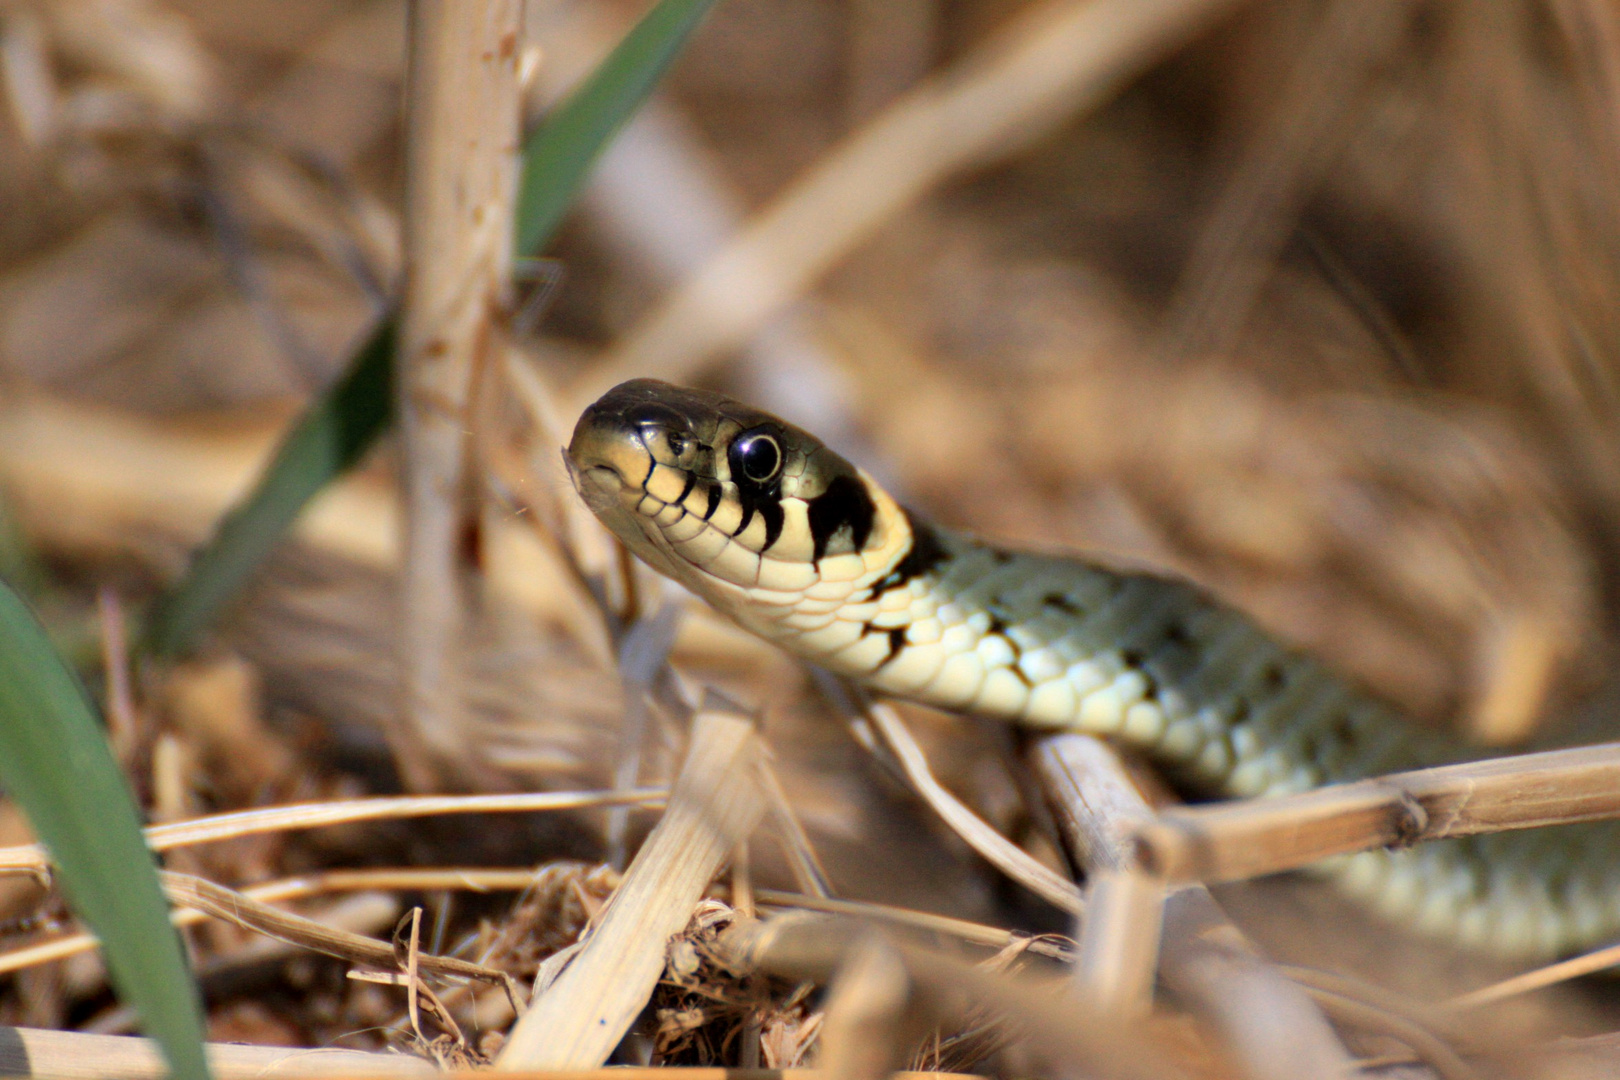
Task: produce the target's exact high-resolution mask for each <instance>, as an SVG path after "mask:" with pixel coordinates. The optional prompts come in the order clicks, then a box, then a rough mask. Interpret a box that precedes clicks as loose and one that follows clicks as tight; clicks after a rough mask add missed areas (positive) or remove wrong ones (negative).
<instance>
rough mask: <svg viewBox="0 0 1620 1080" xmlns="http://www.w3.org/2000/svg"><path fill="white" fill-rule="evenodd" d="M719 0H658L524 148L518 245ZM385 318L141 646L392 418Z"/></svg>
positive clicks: (179, 632)
mask: <svg viewBox="0 0 1620 1080" xmlns="http://www.w3.org/2000/svg"><path fill="white" fill-rule="evenodd" d="M714 4H715V0H661V2H660V3H659V4H657V5H656V6H655V7H654V8H653V9H652V10H651V11H649V12H648V13H647V14H646V15H645V16H643V18H642V20H641V21H640V22H639V23H637V24H636V26H635V28H634V29H632V30H631V31H630V33H628V34H626V35H625V38H624V40H623V41H621V42H620V43H619V44H618V46H617V47H616V48H615V49H614V50H613V52H612V53H610V54H609V55H608V57H607V59H605V60H603V61H602V63H601V64H600V65H599V66H598V67H597V69H596V70H595V71H594V72H592V73H591V75H590V77H589V78H587V79H586V80H585V81H584V83H582V84H581V85H580V87H579V89H578V90H576V91H575V92H574V93H573V94H572V95H571V96H570V97H569V98H568V100H567V101H565V102H563V103H562V104H561V105H559V106H558V107H557V108H556V109H554V110H553V111H552V113H551V115H550V116H549V117H547V119H546V122H545V123H544V124H543V125H541V127H540V128H539V130H537V131H536V132H535V134H534V135H532V136H531V137H530V138H529V140H528V142H527V143H526V144H525V145H524V148H523V178H522V180H521V182H520V184H519V189H518V201H517V207H516V211H517V212H516V219H517V220H516V225H515V232H516V250H517V252H518V253H519V254H530V253H533V252H536V251H538V250H539V249H540V248H541V247H542V246H543V245H544V244H545V243H546V242H547V241H549V240H550V239H551V234H552V233H553V232H555V231H556V228H557V225H558V223H559V222H560V221H561V220H562V215H563V213H564V211H566V210H567V208H568V204H569V203H570V202H572V201H573V198H574V196H575V194H577V193H578V191H579V187H580V184H581V183H583V181H584V179H585V176H586V174H587V173H588V172H589V171H590V167H591V163H592V162H594V161H595V160H596V158H597V157H598V155H600V154H601V152H602V149H603V148H604V147H605V146H606V145H607V142H608V140H609V139H610V138H611V137H612V136H613V133H614V132H615V131H617V130H618V129H619V127H620V126H621V125H622V124H623V123H624V121H625V120H626V119H628V118H629V116H630V114H631V113H633V112H634V111H635V110H636V107H637V106H638V105H640V104H641V103H642V102H643V101H644V100H646V97H647V95H648V94H649V93H650V92H651V91H652V88H653V86H654V85H656V84H657V82H658V79H659V77H660V76H662V75H663V73H664V72H665V71H666V70H667V69H668V67H669V64H670V62H671V61H672V60H674V59H675V56H676V54H678V53H679V52H680V49H681V46H682V45H684V44H685V42H686V39H687V38H688V37H689V36H690V35H691V32H692V30H693V29H694V28H695V27H696V26H697V24H698V22H699V21H700V20H701V19H702V18H703V16H704V15H705V14H707V13H708V10H709V9H710V8H711V7H713V6H714ZM393 362H394V334H393V328H392V324H389V325H387V326H385V327H384V328H383V329H381V330H379V331H378V332H377V334H375V335H374V336H373V337H372V339H371V340H370V342H368V343H367V345H366V346H365V348H364V349H362V350H361V352H360V354H359V355H358V356H357V357H356V358H355V360H354V361H353V363H352V365H351V367H350V370H349V372H348V374H347V375H345V376H344V377H343V379H342V380H341V381H339V382H338V383H337V384H336V385H334V386H333V387H332V388H331V389H330V390H328V391H327V392H326V393H325V395H323V396H322V397H321V398H320V400H318V401H316V402H315V404H313V405H312V406H310V408H309V410H308V411H307V412H305V413H304V415H303V417H302V418H301V419H300V420H299V421H298V423H297V425H296V426H295V427H294V428H293V430H292V433H291V434H290V435H289V436H288V437H287V439H286V440H285V441H284V442H283V443H282V444H281V449H280V450H279V451H277V453H276V455H275V457H274V458H273V459H272V460H271V462H270V464H269V466H268V467H267V468H266V469H265V472H264V474H263V475H262V476H261V477H260V478H259V482H258V484H257V485H256V486H255V487H254V489H253V491H252V493H250V494H249V495H248V496H247V498H246V499H245V500H244V501H243V502H242V503H241V504H240V505H239V506H238V507H237V508H236V509H234V510H232V511H231V512H230V513H229V514H228V515H227V516H226V517H225V519H224V520H223V521H222V522H221V523H220V527H219V529H218V530H217V531H216V532H215V534H214V536H213V538H212V539H211V540H209V542H208V544H207V545H206V546H205V547H204V548H203V550H202V552H201V553H200V554H199V555H198V557H197V559H196V561H195V562H194V563H193V564H192V567H191V569H190V570H189V571H188V572H187V574H186V575H185V577H183V578H182V579H181V580H180V581H178V582H177V583H176V584H175V585H174V587H173V588H172V589H170V590H169V592H168V593H166V594H165V595H164V596H163V597H161V598H160V599H159V601H158V602H157V604H156V605H155V606H154V607H153V609H152V614H151V617H150V618H149V620H148V622H147V635H146V639H145V646H146V647H147V648H148V649H149V650H151V651H152V652H155V653H157V654H159V655H167V656H173V655H178V654H180V653H184V652H186V651H187V650H189V649H190V648H192V647H193V646H194V645H195V644H196V642H197V640H198V638H199V637H200V636H201V635H202V633H203V631H204V630H206V629H207V627H208V626H209V625H210V624H212V622H213V621H214V619H215V618H216V617H217V616H218V615H219V613H220V611H221V610H222V609H223V608H224V607H225V606H226V605H227V604H228V603H229V602H230V601H231V599H232V598H233V597H235V596H236V594H237V593H239V592H240V591H241V589H242V586H243V585H244V584H246V582H247V580H248V578H249V577H250V576H251V575H252V573H253V571H254V570H255V569H257V568H258V566H259V564H260V563H262V562H263V561H264V558H265V556H266V555H268V554H269V552H270V550H271V549H272V548H273V547H275V545H276V543H277V542H278V541H279V540H280V539H281V537H282V536H283V535H284V534H285V533H286V531H287V529H288V527H290V526H291V525H292V523H293V520H294V519H295V518H297V516H298V513H299V511H300V510H302V509H303V507H304V504H305V503H307V502H308V501H309V500H310V499H311V498H313V497H314V495H315V493H316V492H318V491H320V490H321V488H323V487H324V486H325V485H326V484H327V483H328V482H330V481H331V480H332V479H333V478H335V477H336V476H338V475H339V474H340V473H342V472H343V471H344V470H345V469H347V468H348V467H349V466H350V465H352V464H354V462H355V461H357V460H358V459H359V458H360V457H361V456H362V455H363V454H364V453H365V451H366V450H367V449H368V448H369V447H370V446H371V444H372V443H374V442H375V441H376V440H377V438H378V436H380V435H381V434H382V433H383V432H384V431H385V430H387V428H388V425H389V423H390V422H391V421H392V419H393V395H392V393H391V391H390V389H389V387H390V384H391V382H392V377H393Z"/></svg>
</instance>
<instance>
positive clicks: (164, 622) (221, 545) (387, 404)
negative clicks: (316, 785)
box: [146, 322, 394, 656]
mask: <svg viewBox="0 0 1620 1080" xmlns="http://www.w3.org/2000/svg"><path fill="white" fill-rule="evenodd" d="M393 360H394V326H393V323H392V322H387V323H384V324H383V325H382V326H380V327H378V329H377V332H376V333H374V334H373V335H372V336H371V340H370V341H368V342H367V343H366V345H365V347H364V348H363V349H361V350H360V355H359V356H358V357H357V358H356V359H355V362H354V364H353V366H352V367H350V369H349V371H348V373H347V374H346V375H344V377H343V378H342V379H340V380H339V381H338V382H337V383H336V384H334V385H333V386H332V388H331V389H330V390H328V391H327V392H326V393H325V394H324V395H322V396H321V398H320V399H319V400H317V401H316V402H315V404H314V405H312V406H310V408H309V409H308V411H306V412H305V413H304V415H303V416H302V417H301V418H300V419H299V421H298V423H297V425H296V426H295V427H294V428H293V429H292V431H291V432H289V433H288V435H287V437H286V438H285V439H284V440H282V443H281V447H280V449H278V450H277V451H276V454H275V457H274V458H272V459H271V461H270V465H269V467H268V468H267V469H266V470H265V471H264V474H263V475H262V476H261V477H260V478H259V484H258V487H256V488H255V489H254V491H253V493H252V495H250V496H249V497H248V499H247V500H246V501H245V502H243V503H241V504H240V505H239V506H237V507H236V509H234V510H232V511H231V512H230V513H229V514H227V515H226V516H225V519H224V520H223V521H221V522H220V525H219V529H218V531H216V532H215V534H214V537H213V539H212V540H211V541H210V542H209V544H208V546H207V547H205V548H204V549H203V551H202V554H201V555H199V556H198V557H197V560H196V562H195V563H193V564H192V566H191V570H190V572H189V573H187V574H186V576H185V578H184V579H182V580H181V581H180V582H179V583H178V584H177V585H176V586H175V587H174V589H173V590H171V591H170V592H168V593H166V594H165V595H164V596H163V597H161V598H160V599H159V600H158V602H157V604H156V605H155V606H154V607H153V609H152V614H151V617H150V619H149V620H148V622H147V630H146V646H147V648H148V649H149V650H150V651H151V652H153V653H156V654H157V655H159V656H174V655H178V654H181V653H184V652H186V651H187V650H188V649H190V648H191V647H192V646H193V645H195V644H196V642H197V639H198V638H199V637H200V636H201V635H202V633H203V631H204V630H205V629H207V627H208V626H209V624H210V623H212V622H213V620H214V618H215V617H216V616H217V615H218V614H219V612H220V610H221V609H222V608H224V607H225V606H226V605H227V604H228V603H229V602H230V601H231V599H232V598H233V597H235V596H236V594H237V593H238V592H239V591H241V588H242V586H243V584H245V583H246V581H247V579H248V578H249V577H250V576H251V575H252V573H253V571H254V570H256V569H257V568H258V567H259V564H260V563H262V562H263V561H264V559H265V557H266V556H267V555H269V554H270V550H271V549H272V548H273V547H275V545H276V543H277V541H279V540H280V539H281V537H282V536H283V535H284V534H285V533H286V531H287V529H288V528H289V527H290V526H291V525H292V523H293V520H294V519H295V518H297V517H298V514H299V511H301V510H303V508H304V504H305V503H307V502H309V500H310V499H312V498H314V496H315V494H316V493H317V492H319V491H320V490H321V488H323V487H325V486H326V485H327V483H328V482H330V481H331V480H332V479H333V478H334V477H336V476H338V475H339V474H341V473H342V472H344V471H345V470H346V469H348V468H349V467H350V466H351V465H353V464H354V463H355V462H356V461H358V460H359V459H360V457H361V456H362V455H364V454H365V452H366V451H367V450H368V449H369V448H370V447H371V445H372V444H373V443H375V442H376V441H377V436H379V435H381V434H382V433H383V431H384V429H386V428H387V427H388V422H389V420H390V418H391V415H392V408H393V392H392V389H391V383H392V380H393Z"/></svg>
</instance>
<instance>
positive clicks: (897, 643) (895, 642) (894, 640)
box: [868, 624, 906, 671]
mask: <svg viewBox="0 0 1620 1080" xmlns="http://www.w3.org/2000/svg"><path fill="white" fill-rule="evenodd" d="M868 625H871V624H868ZM888 634H889V655H888V656H885V657H884V658H883V659H882V660H879V661H878V666H877V667H875V668H873V669H872V670H873V671H882V670H883V669H884V668H885V667H887V666H888V665H889V663H890V662H891V661H892V660H894V658H895V657H897V656H899V655H900V654H901V653H902V652H904V651H905V649H906V628H905V627H903V626H897V627H895V628H894V629H893V630H890V631H888Z"/></svg>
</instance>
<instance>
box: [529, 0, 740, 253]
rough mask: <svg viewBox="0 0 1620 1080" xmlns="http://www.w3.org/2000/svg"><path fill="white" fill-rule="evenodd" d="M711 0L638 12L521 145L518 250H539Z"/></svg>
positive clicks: (685, 0) (677, 0)
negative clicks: (635, 20)
mask: <svg viewBox="0 0 1620 1080" xmlns="http://www.w3.org/2000/svg"><path fill="white" fill-rule="evenodd" d="M714 3H715V0H663V2H662V3H660V4H659V5H658V6H656V7H654V8H653V9H652V10H651V11H649V12H648V13H647V14H646V15H644V16H643V17H642V19H641V21H640V22H639V23H637V24H636V25H635V28H634V29H632V30H631V31H630V32H629V33H628V34H626V35H625V37H624V40H623V41H621V42H619V44H618V46H617V47H616V48H615V49H614V50H613V51H612V52H611V53H609V54H608V57H607V59H606V60H603V61H602V63H601V64H600V65H599V66H598V67H597V69H596V70H595V71H594V72H592V73H591V76H590V78H588V79H586V80H585V82H583V83H582V84H581V85H580V87H579V89H577V90H575V91H574V93H573V94H571V95H570V96H569V98H568V100H567V101H564V102H563V103H562V104H561V105H559V106H558V107H557V108H556V109H554V110H553V111H552V113H551V115H550V116H549V117H547V119H546V122H545V123H544V124H542V125H541V126H540V127H539V128H538V129H537V130H536V131H535V133H534V134H533V135H531V136H530V137H529V141H528V143H527V144H526V145H525V146H524V147H523V180H522V183H521V184H520V185H519V187H518V201H517V251H518V252H519V253H520V254H529V253H533V252H535V251H538V250H539V249H540V247H541V245H543V244H544V243H545V242H546V241H547V240H549V239H550V238H551V234H552V232H553V231H555V230H556V228H557V224H558V223H559V222H560V221H562V216H563V213H564V212H565V211H566V210H567V209H568V204H569V203H570V202H572V201H573V198H574V193H575V192H576V191H578V190H579V186H580V184H581V183H582V182H583V181H584V179H585V175H586V174H587V173H588V172H589V171H590V167H591V164H592V163H593V162H594V161H595V160H596V158H597V156H598V155H599V154H601V152H602V150H603V148H604V147H606V146H607V144H608V140H609V139H610V138H612V136H613V133H614V132H615V131H617V130H619V127H620V125H622V124H623V123H624V122H625V121H626V120H627V119H629V117H630V114H631V113H633V112H635V111H636V107H637V106H638V105H640V104H641V103H642V102H643V101H645V100H646V98H647V95H648V94H649V93H651V92H652V88H653V87H654V86H655V85H656V84H657V82H658V80H659V78H660V77H661V76H662V75H663V74H664V72H665V71H666V70H667V69H668V68H669V65H670V62H671V61H672V60H674V59H675V57H676V55H677V54H678V53H679V52H680V50H681V46H682V45H684V44H686V39H687V38H688V37H689V36H690V35H691V33H692V31H693V30H694V29H695V28H696V27H697V24H698V23H699V22H700V21H702V19H703V16H704V15H707V14H708V12H709V9H710V8H712V7H713V6H714Z"/></svg>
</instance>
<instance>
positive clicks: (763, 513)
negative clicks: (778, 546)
mask: <svg viewBox="0 0 1620 1080" xmlns="http://www.w3.org/2000/svg"><path fill="white" fill-rule="evenodd" d="M759 516H760V518H761V519H762V520H763V521H764V522H765V546H764V547H762V548H760V549H759V553H760V554H761V555H763V554H765V553H766V552H767V551H769V550H771V545H772V544H774V543H776V542H777V541H778V540H780V539H781V538H782V526H783V524H784V523H785V522H786V520H787V512H786V511H784V510H783V509H782V504H781V503H780V502H778V501H777V500H775V499H767V500H765V501H764V502H762V503H760V504H759Z"/></svg>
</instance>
